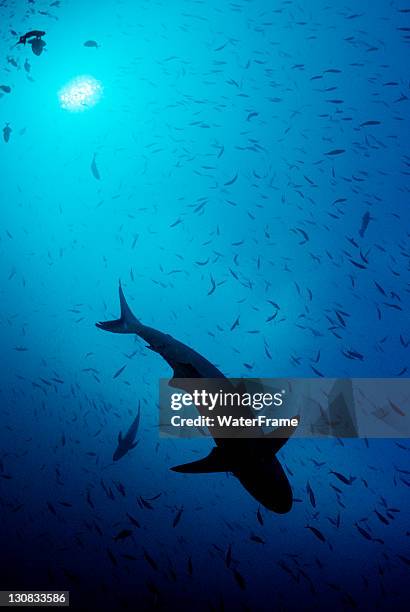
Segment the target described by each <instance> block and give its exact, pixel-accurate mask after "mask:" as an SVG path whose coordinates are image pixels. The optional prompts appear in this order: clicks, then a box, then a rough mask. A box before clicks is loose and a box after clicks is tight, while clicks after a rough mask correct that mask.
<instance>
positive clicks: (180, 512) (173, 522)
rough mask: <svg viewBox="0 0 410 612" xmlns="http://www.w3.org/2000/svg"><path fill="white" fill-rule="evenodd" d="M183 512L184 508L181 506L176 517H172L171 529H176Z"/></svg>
mask: <svg viewBox="0 0 410 612" xmlns="http://www.w3.org/2000/svg"><path fill="white" fill-rule="evenodd" d="M183 511H184V507H183V506H181V508H180V509H179V510H178V512H177V513H176V515H175V517H174V520H173V521H172V526H173V527H176V526H177V525H178V523H179V521H180V520H181V516H182V513H183Z"/></svg>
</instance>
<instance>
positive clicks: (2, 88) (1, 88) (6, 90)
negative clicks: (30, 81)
mask: <svg viewBox="0 0 410 612" xmlns="http://www.w3.org/2000/svg"><path fill="white" fill-rule="evenodd" d="M0 91H4V93H10V92H11V87H10V86H9V85H0Z"/></svg>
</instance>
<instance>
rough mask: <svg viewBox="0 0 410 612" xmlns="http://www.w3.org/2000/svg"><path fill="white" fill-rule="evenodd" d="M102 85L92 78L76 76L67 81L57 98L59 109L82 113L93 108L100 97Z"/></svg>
mask: <svg viewBox="0 0 410 612" xmlns="http://www.w3.org/2000/svg"><path fill="white" fill-rule="evenodd" d="M102 91H103V88H102V85H101V83H100V82H99V81H97V79H95V78H94V77H93V76H89V75H85V76H78V77H75V78H74V79H72V80H71V81H69V82H68V83H67V84H66V85H64V87H63V88H62V89H60V91H59V92H58V97H59V100H60V105H61V108H63V109H64V110H68V111H71V112H82V111H85V110H88V109H90V108H92V107H93V106H95V105H96V104H97V103H98V102H99V100H100V99H101V96H102Z"/></svg>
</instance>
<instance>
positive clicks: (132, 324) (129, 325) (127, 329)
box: [96, 281, 141, 334]
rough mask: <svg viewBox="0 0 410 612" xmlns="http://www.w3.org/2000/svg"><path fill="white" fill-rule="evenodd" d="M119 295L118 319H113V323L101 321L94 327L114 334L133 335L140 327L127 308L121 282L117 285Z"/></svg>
mask: <svg viewBox="0 0 410 612" xmlns="http://www.w3.org/2000/svg"><path fill="white" fill-rule="evenodd" d="M119 295H120V307H121V315H120V318H119V319H114V320H113V321H101V322H99V323H96V326H97V327H99V328H100V329H103V330H104V331H109V332H113V333H115V334H135V333H136V332H137V331H138V329H139V328H140V327H141V323H140V321H139V320H138V319H137V317H136V316H135V315H134V314H133V312H132V310H131V308H130V307H129V306H128V303H127V300H126V299H125V295H124V292H123V290H122V286H121V281H120V285H119Z"/></svg>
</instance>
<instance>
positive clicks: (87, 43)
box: [84, 40, 100, 49]
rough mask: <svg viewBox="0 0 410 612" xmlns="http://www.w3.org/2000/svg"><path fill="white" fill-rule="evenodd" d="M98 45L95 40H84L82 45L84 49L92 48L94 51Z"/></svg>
mask: <svg viewBox="0 0 410 612" xmlns="http://www.w3.org/2000/svg"><path fill="white" fill-rule="evenodd" d="M99 46H100V45H99V44H98V42H97V41H95V40H86V41H85V43H84V47H89V48H94V49H98V48H99Z"/></svg>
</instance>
